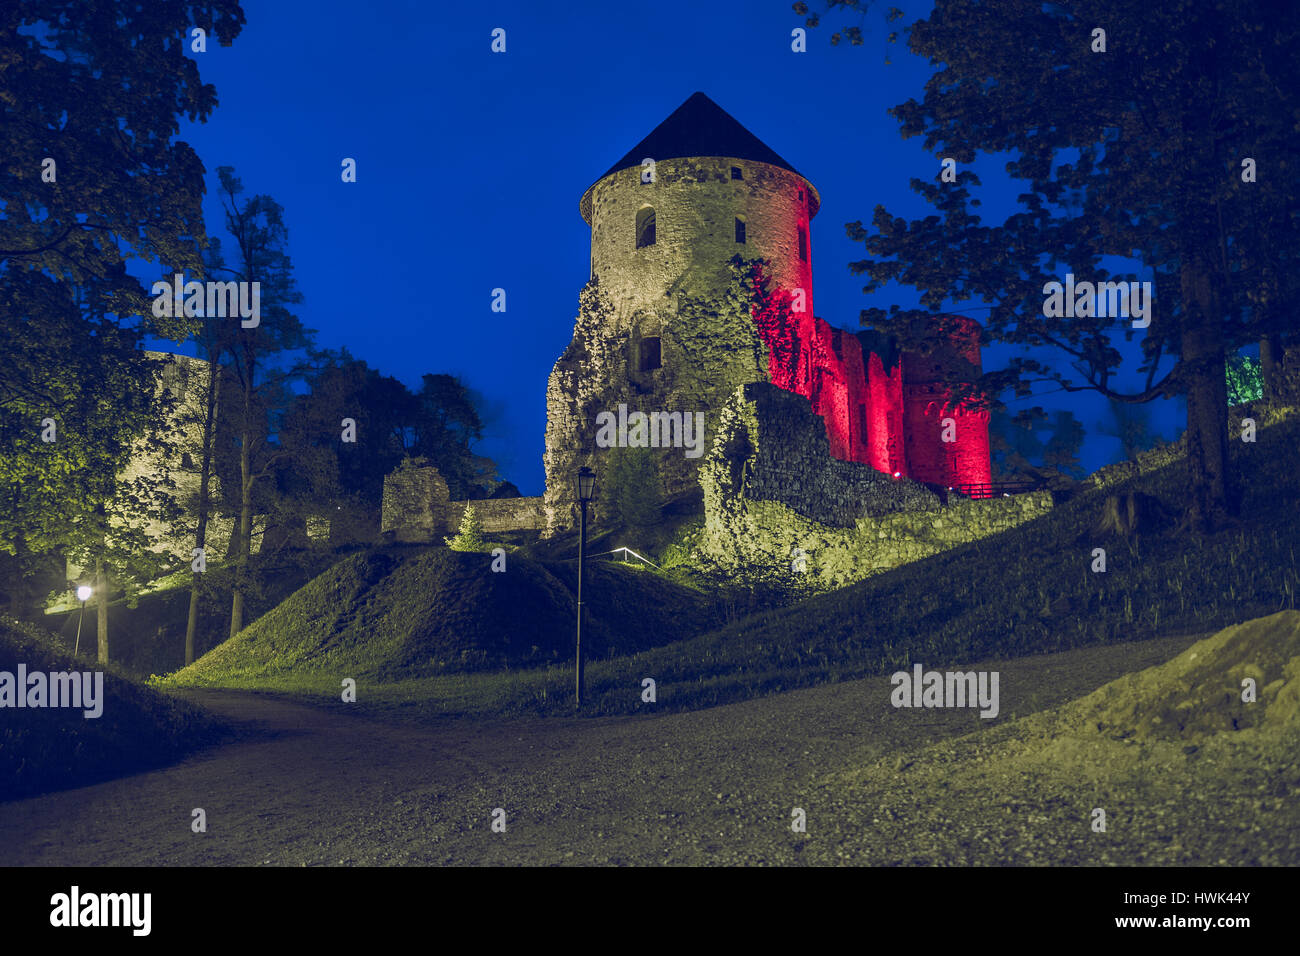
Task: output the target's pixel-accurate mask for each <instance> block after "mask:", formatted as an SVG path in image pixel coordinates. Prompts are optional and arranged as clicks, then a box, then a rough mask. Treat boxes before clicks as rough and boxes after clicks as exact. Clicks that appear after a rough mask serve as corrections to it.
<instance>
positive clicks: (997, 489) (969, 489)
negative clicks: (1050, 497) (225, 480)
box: [940, 479, 1047, 500]
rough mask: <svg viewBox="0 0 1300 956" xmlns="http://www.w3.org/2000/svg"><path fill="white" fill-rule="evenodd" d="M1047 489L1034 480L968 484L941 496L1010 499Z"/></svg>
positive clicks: (954, 488)
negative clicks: (953, 494) (956, 495)
mask: <svg viewBox="0 0 1300 956" xmlns="http://www.w3.org/2000/svg"><path fill="white" fill-rule="evenodd" d="M1046 487H1047V484H1046V483H1045V482H1042V481H1034V480H1032V479H1024V480H1021V481H992V482H983V483H976V482H968V483H966V484H958V485H952V486H950V487H948V488H944V489H942V491H941V492H940V496H941V497H945V496H944V494H943V492H947V493H949V494H951V493H954V492H955V493H956V494H958V495H961V496H962V497H963V498H1010V497H1011V496H1012V495H1023V494H1025V493H1026V492H1029V491H1041V490H1042V489H1044V488H1046ZM945 500H946V497H945Z"/></svg>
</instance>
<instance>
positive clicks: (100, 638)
mask: <svg viewBox="0 0 1300 956" xmlns="http://www.w3.org/2000/svg"><path fill="white" fill-rule="evenodd" d="M95 591H96V593H97V594H98V595H99V600H98V601H96V602H95V603H96V606H97V609H98V611H99V615H98V620H97V622H96V628H95V637H96V643H98V645H99V662H100V663H101V664H107V663H108V572H107V571H105V570H104V559H103V558H96V559H95Z"/></svg>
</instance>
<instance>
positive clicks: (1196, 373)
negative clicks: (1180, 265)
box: [1181, 261, 1235, 533]
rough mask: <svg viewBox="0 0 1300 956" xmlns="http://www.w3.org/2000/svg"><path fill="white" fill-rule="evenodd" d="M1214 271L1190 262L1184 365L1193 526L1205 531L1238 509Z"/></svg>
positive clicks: (1186, 274) (1184, 283) (1185, 276)
mask: <svg viewBox="0 0 1300 956" xmlns="http://www.w3.org/2000/svg"><path fill="white" fill-rule="evenodd" d="M1211 281H1212V280H1211V275H1210V270H1209V269H1208V268H1206V267H1204V265H1203V263H1200V262H1195V261H1194V262H1192V263H1190V264H1189V265H1188V266H1184V269H1183V275H1182V286H1183V289H1182V292H1183V304H1184V307H1185V308H1186V311H1187V325H1186V327H1185V329H1184V332H1183V345H1182V356H1181V359H1182V361H1181V365H1182V367H1183V368H1182V370H1183V376H1184V382H1185V388H1186V395H1187V471H1188V509H1187V515H1188V519H1189V523H1190V524H1191V526H1193V527H1194V528H1196V529H1197V530H1200V531H1202V532H1205V533H1209V532H1211V531H1213V530H1215V528H1217V527H1220V526H1221V525H1222V524H1223V523H1224V522H1225V521H1226V520H1227V518H1228V517H1229V516H1230V515H1231V514H1232V513H1233V511H1234V510H1235V509H1234V501H1233V495H1232V494H1231V490H1232V489H1231V481H1230V476H1229V473H1228V467H1229V466H1228V383H1227V369H1226V364H1227V362H1226V356H1225V354H1224V348H1223V335H1222V328H1221V326H1220V324H1219V314H1218V312H1217V310H1216V309H1215V305H1214V298H1215V297H1214V293H1213V289H1212V288H1211Z"/></svg>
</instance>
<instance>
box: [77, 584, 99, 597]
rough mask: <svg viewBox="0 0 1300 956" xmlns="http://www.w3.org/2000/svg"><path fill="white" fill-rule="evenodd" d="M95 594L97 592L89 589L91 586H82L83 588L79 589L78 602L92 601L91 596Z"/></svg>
mask: <svg viewBox="0 0 1300 956" xmlns="http://www.w3.org/2000/svg"><path fill="white" fill-rule="evenodd" d="M94 593H95V592H94V591H92V590H91V589H90V588H89V586H87V585H85V584H83V585H81V587H79V588H77V600H78V601H89V600H90V596H91V595H92V594H94Z"/></svg>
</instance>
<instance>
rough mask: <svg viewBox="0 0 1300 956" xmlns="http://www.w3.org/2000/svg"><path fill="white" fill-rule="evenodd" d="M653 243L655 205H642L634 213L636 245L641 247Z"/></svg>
mask: <svg viewBox="0 0 1300 956" xmlns="http://www.w3.org/2000/svg"><path fill="white" fill-rule="evenodd" d="M654 244H655V207H654V206H642V207H641V208H640V209H638V210H637V213H636V247H637V248H638V249H643V248H645V247H646V246H653V245H654Z"/></svg>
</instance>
